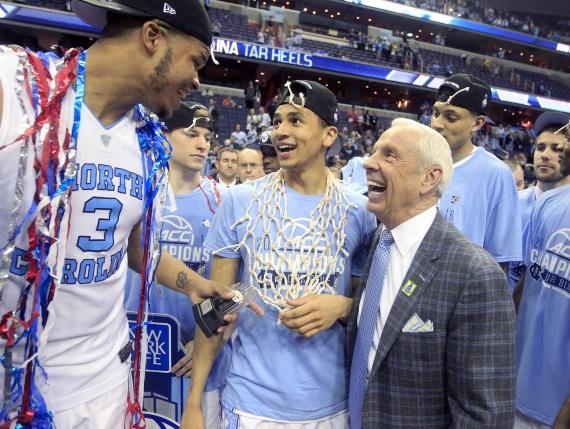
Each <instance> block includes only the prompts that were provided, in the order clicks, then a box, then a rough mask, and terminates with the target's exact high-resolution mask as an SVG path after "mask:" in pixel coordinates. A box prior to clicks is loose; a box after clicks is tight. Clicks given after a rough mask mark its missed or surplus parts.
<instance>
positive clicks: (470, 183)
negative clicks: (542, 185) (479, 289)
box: [438, 147, 522, 262]
mask: <svg viewBox="0 0 570 429" xmlns="http://www.w3.org/2000/svg"><path fill="white" fill-rule="evenodd" d="M438 206H439V210H440V212H441V214H442V216H444V217H445V219H446V220H447V221H449V222H451V223H452V224H453V225H455V227H457V229H459V230H460V231H461V232H462V233H463V234H465V235H466V236H467V238H469V239H470V240H471V241H473V242H474V243H476V244H478V245H480V246H482V247H483V248H484V249H485V250H486V251H487V252H489V253H490V254H491V256H493V257H494V258H495V260H496V261H497V262H509V261H520V260H521V259H522V238H521V235H522V233H521V231H522V228H521V219H520V212H519V200H518V197H517V189H516V186H515V180H514V178H513V175H512V173H511V171H510V169H509V167H507V166H506V164H504V163H503V162H502V161H500V160H499V159H498V158H497V157H496V156H495V155H493V154H491V153H489V152H487V151H486V150H485V149H483V148H481V147H478V148H477V149H476V150H475V151H474V152H473V154H472V155H471V156H470V158H469V159H468V160H466V161H465V162H461V161H460V165H456V166H454V169H453V176H452V178H451V183H450V184H449V185H448V187H447V189H446V190H445V192H444V193H443V195H442V197H441V199H440V201H439V204H438Z"/></svg>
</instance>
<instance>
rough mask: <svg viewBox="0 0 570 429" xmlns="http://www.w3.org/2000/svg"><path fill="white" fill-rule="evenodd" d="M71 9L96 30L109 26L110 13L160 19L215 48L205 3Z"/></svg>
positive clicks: (77, 5)
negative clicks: (108, 15)
mask: <svg viewBox="0 0 570 429" xmlns="http://www.w3.org/2000/svg"><path fill="white" fill-rule="evenodd" d="M71 8H72V9H73V11H74V12H75V13H76V14H77V16H79V18H81V20H82V21H85V22H86V23H87V24H90V25H92V26H94V27H96V28H99V29H103V28H105V26H106V25H107V12H114V13H120V14H123V15H130V16H140V17H147V18H157V19H160V20H162V21H164V22H166V23H167V24H170V25H172V26H174V27H176V28H178V29H179V30H182V31H183V32H184V33H186V34H189V35H190V36H193V37H195V38H196V39H198V40H200V41H201V42H204V43H205V44H206V45H208V47H210V45H211V44H212V30H211V29H210V19H209V18H208V14H207V13H206V9H204V5H202V1H201V0H166V1H164V0H72V1H71Z"/></svg>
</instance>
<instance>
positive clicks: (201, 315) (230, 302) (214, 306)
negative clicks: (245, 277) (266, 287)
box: [192, 283, 257, 338]
mask: <svg viewBox="0 0 570 429" xmlns="http://www.w3.org/2000/svg"><path fill="white" fill-rule="evenodd" d="M231 290H233V291H234V297H233V298H232V299H223V298H220V297H214V298H208V299H207V300H205V301H203V302H201V303H200V304H194V306H193V307H192V311H193V312H194V319H195V320H196V323H197V324H198V326H200V329H202V332H204V334H205V335H206V337H208V338H210V337H212V336H213V335H216V333H217V331H218V328H219V327H220V326H224V325H227V322H226V321H225V320H224V316H225V315H227V314H232V313H237V312H239V311H240V310H241V309H242V308H244V307H245V306H247V305H248V304H250V303H252V302H253V301H255V298H256V297H257V292H256V291H255V289H254V288H253V287H251V286H248V285H246V284H245V283H235V284H233V285H232V286H231Z"/></svg>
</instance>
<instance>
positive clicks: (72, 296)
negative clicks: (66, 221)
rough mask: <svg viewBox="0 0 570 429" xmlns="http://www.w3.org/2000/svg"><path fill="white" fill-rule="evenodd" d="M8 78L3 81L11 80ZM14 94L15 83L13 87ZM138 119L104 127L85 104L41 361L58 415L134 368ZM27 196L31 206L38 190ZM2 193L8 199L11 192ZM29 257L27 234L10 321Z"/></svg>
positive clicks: (11, 121) (70, 96) (11, 290)
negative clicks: (127, 290) (130, 305)
mask: <svg viewBox="0 0 570 429" xmlns="http://www.w3.org/2000/svg"><path fill="white" fill-rule="evenodd" d="M0 60H4V58H0ZM2 64H4V62H3V61H2ZM0 77H1V78H2V80H3V81H4V79H6V78H9V76H6V75H0ZM3 83H4V82H3ZM13 86H14V85H13V82H10V83H9V85H8V87H13ZM4 88H5V86H3V89H4ZM12 92H13V91H12ZM4 95H5V100H4V106H3V107H5V106H6V103H9V104H10V109H9V112H10V114H9V116H8V117H7V116H6V115H4V116H3V118H2V127H4V126H5V125H7V126H13V127H14V128H15V129H18V128H19V126H20V125H19V124H20V122H21V118H22V111H21V109H20V108H19V100H18V99H17V97H16V95H15V94H13V93H8V94H7V93H6V91H4ZM74 97H75V94H74V92H73V91H72V90H70V91H69V92H68V93H67V95H66V96H65V98H64V100H63V105H62V114H61V117H62V118H63V123H64V125H65V126H67V127H68V128H71V124H72V123H73V120H72V118H73V102H74ZM131 113H132V112H129V113H127V114H126V115H125V116H124V117H122V118H121V119H120V120H119V121H118V122H116V123H115V124H113V125H111V126H109V127H104V126H103V125H102V124H101V123H100V122H99V121H98V120H97V118H96V117H95V116H94V115H93V114H92V113H91V112H90V110H89V109H88V108H87V106H86V105H85V104H84V105H82V108H81V122H80V124H81V125H80V128H79V136H78V145H77V163H78V171H77V177H76V181H75V183H74V185H73V191H72V193H71V197H70V209H71V215H70V229H69V234H68V239H67V247H66V254H65V261H64V264H63V269H62V276H61V285H60V287H59V289H58V290H57V293H56V296H55V298H54V301H53V306H54V308H53V311H52V312H50V317H52V313H53V315H54V317H55V325H54V327H53V329H52V330H51V332H50V334H49V337H48V344H47V346H46V347H45V350H44V353H43V355H41V356H40V360H41V362H42V365H43V367H44V368H45V370H46V372H47V375H48V382H47V386H44V387H45V390H46V391H45V392H44V397H45V398H47V400H48V407H49V408H50V409H51V410H52V411H59V410H62V409H66V408H70V407H73V406H74V405H77V404H80V403H82V402H85V401H88V400H90V399H92V398H94V397H96V396H99V395H101V394H102V393H104V392H106V391H109V390H111V389H113V388H114V387H115V386H117V385H119V384H121V383H123V382H125V381H126V379H127V376H128V371H129V365H128V360H127V362H125V363H121V360H120V358H119V357H118V352H119V350H120V349H121V348H122V347H123V346H124V345H125V344H126V343H127V341H128V328H127V322H126V317H125V311H124V308H123V296H124V283H125V275H126V270H127V254H126V252H127V242H128V238H129V234H130V233H131V231H132V229H133V227H134V226H135V225H136V224H137V223H138V222H139V221H140V219H141V216H142V209H143V193H144V184H143V180H144V179H143V170H142V156H141V151H140V149H139V143H138V138H137V135H136V130H135V123H134V121H133V120H132V119H131ZM4 121H7V122H4ZM5 138H6V139H10V138H14V136H6V137H5ZM5 143H7V142H6V141H0V144H5ZM0 156H1V155H0ZM29 179H31V180H33V179H32V178H31V177H30V178H29ZM2 185H5V186H7V187H8V188H9V187H10V186H11V184H10V183H2ZM12 185H13V183H12ZM27 191H28V195H27V196H26V198H27V201H28V202H29V201H30V198H31V197H30V194H29V192H33V186H28V188H27ZM0 192H2V194H3V195H5V192H9V189H0ZM3 210H6V208H4V209H3ZM1 214H4V213H1ZM6 216H7V215H6ZM26 250H27V240H26V239H25V234H20V236H19V237H18V239H17V242H16V249H15V250H14V253H13V257H12V263H11V267H10V279H9V280H8V284H7V286H6V289H5V291H4V296H3V298H2V302H1V303H0V312H1V313H2V314H3V313H4V312H6V311H7V310H9V309H11V308H13V307H15V304H14V303H15V300H16V299H17V298H18V296H19V293H20V288H21V286H22V285H23V284H24V283H25V281H24V275H25V273H26V270H27V266H26V263H25V261H23V258H22V257H23V255H24V253H25V251H26Z"/></svg>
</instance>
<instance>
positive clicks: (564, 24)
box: [391, 0, 570, 41]
mask: <svg viewBox="0 0 570 429" xmlns="http://www.w3.org/2000/svg"><path fill="white" fill-rule="evenodd" d="M391 1H394V2H395V3H401V4H406V5H408V6H414V7H418V8H420V9H425V10H431V11H434V12H439V13H443V14H445V15H451V16H457V17H461V18H465V19H469V20H472V21H478V22H484V23H486V24H490V25H494V26H496V27H503V28H509V29H511V30H516V31H520V32H522V33H527V34H532V35H534V36H538V37H544V38H546V39H550V40H556V41H558V40H560V39H561V37H570V19H568V18H555V19H550V20H547V18H545V17H538V16H529V15H527V14H524V13H516V12H504V11H499V10H496V9H493V8H492V7H490V6H489V5H487V4H485V1H482V0H475V1H466V0H446V1H439V0H391Z"/></svg>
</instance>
